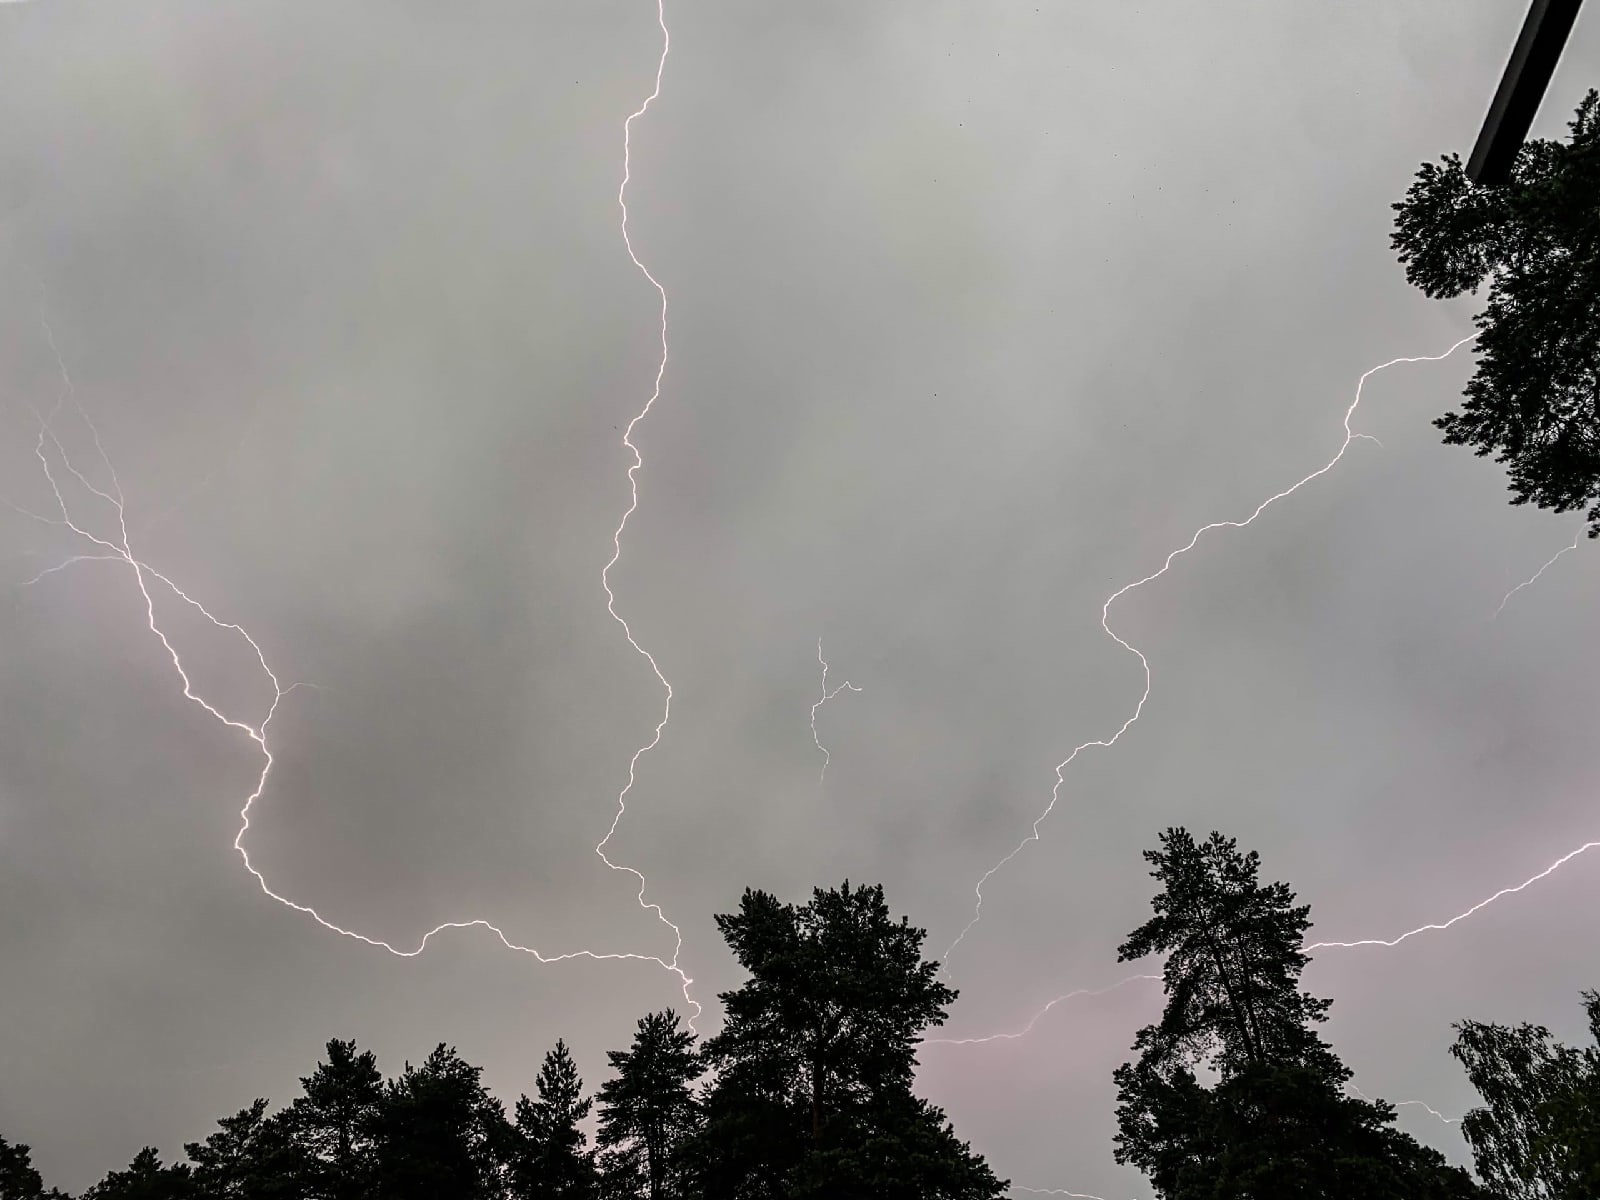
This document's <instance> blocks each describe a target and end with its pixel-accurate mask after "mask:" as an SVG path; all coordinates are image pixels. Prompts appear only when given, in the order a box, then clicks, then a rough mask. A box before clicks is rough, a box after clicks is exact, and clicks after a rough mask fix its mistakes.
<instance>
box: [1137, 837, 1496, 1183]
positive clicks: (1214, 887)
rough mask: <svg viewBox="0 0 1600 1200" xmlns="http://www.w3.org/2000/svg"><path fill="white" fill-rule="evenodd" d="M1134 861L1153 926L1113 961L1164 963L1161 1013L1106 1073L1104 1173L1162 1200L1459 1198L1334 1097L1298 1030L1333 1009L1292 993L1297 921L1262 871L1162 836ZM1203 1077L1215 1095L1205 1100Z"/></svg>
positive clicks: (1384, 1117)
mask: <svg viewBox="0 0 1600 1200" xmlns="http://www.w3.org/2000/svg"><path fill="white" fill-rule="evenodd" d="M1144 857H1145V859H1146V860H1147V861H1148V862H1150V863H1151V864H1152V866H1153V867H1154V868H1155V869H1154V870H1153V871H1152V872H1151V875H1152V876H1153V877H1154V878H1155V879H1157V880H1158V881H1159V882H1160V884H1161V891H1160V892H1159V893H1158V894H1157V895H1156V896H1155V898H1154V900H1153V901H1152V907H1153V908H1154V910H1155V915H1154V916H1153V917H1152V918H1151V919H1150V920H1149V921H1147V922H1145V923H1144V924H1143V925H1141V926H1140V927H1139V928H1138V929H1136V930H1134V932H1133V933H1132V934H1131V935H1130V936H1129V938H1128V940H1127V941H1126V942H1124V943H1123V944H1122V946H1121V947H1119V948H1118V952H1117V955H1118V960H1119V961H1123V962H1126V961H1129V960H1132V959H1138V958H1143V957H1145V956H1146V955H1148V954H1153V953H1163V954H1166V955H1167V959H1166V962H1165V964H1164V965H1163V968H1162V979H1163V983H1164V986H1165V990H1166V995H1167V1004H1166V1008H1165V1011H1164V1012H1163V1013H1162V1016H1161V1020H1160V1022H1159V1023H1158V1024H1155V1025H1147V1026H1145V1027H1144V1028H1143V1029H1141V1030H1139V1032H1138V1034H1137V1036H1136V1038H1135V1041H1134V1049H1135V1050H1136V1051H1137V1052H1138V1055H1139V1057H1138V1058H1137V1060H1136V1061H1134V1062H1131V1063H1124V1064H1123V1065H1122V1066H1121V1067H1119V1068H1117V1070H1116V1072H1115V1075H1114V1079H1115V1081H1116V1084H1117V1095H1118V1102H1119V1103H1118V1109H1117V1124H1118V1130H1119V1132H1118V1134H1117V1137H1116V1159H1117V1161H1118V1162H1121V1163H1131V1164H1132V1165H1134V1166H1136V1167H1138V1168H1139V1169H1140V1170H1142V1171H1143V1172H1144V1173H1145V1174H1146V1175H1147V1176H1149V1178H1150V1182H1151V1184H1152V1185H1153V1186H1154V1187H1155V1189H1156V1192H1157V1194H1158V1195H1159V1196H1161V1197H1162V1198H1163V1200H1282V1198H1284V1197H1294V1198H1295V1200H1345V1198H1347V1197H1355V1196H1359V1197H1362V1198H1363V1200H1468V1198H1470V1197H1474V1196H1477V1195H1479V1192H1478V1189H1477V1188H1476V1186H1475V1185H1474V1184H1473V1182H1472V1180H1471V1179H1470V1177H1469V1176H1467V1174H1466V1173H1465V1172H1463V1171H1461V1170H1459V1169H1458V1168H1454V1167H1450V1166H1448V1165H1447V1164H1446V1163H1445V1161H1444V1158H1443V1157H1442V1156H1441V1155H1439V1154H1438V1153H1437V1152H1436V1151H1433V1150H1430V1149H1427V1148H1425V1147H1423V1146H1421V1145H1418V1144H1417V1142H1416V1141H1415V1140H1413V1139H1412V1138H1410V1137H1407V1136H1406V1135H1405V1134H1402V1133H1400V1132H1398V1131H1396V1130H1394V1129H1392V1128H1390V1126H1391V1124H1392V1122H1393V1121H1394V1109H1393V1107H1392V1106H1390V1105H1388V1104H1385V1103H1383V1102H1382V1101H1375V1102H1374V1101H1366V1100H1361V1099H1357V1098H1354V1097H1351V1096H1348V1095H1346V1094H1345V1093H1344V1085H1345V1084H1346V1083H1347V1082H1348V1081H1349V1079H1350V1071H1349V1070H1348V1069H1347V1068H1346V1067H1345V1066H1344V1064H1343V1063H1341V1062H1340V1061H1339V1059H1338V1056H1337V1055H1335V1054H1334V1052H1333V1049H1332V1048H1331V1047H1330V1046H1329V1045H1328V1044H1327V1043H1326V1042H1325V1041H1323V1040H1322V1038H1321V1037H1320V1036H1319V1035H1318V1034H1317V1033H1316V1031H1315V1030H1314V1029H1313V1028H1312V1026H1313V1025H1314V1024H1316V1023H1319V1022H1321V1021H1323V1020H1325V1019H1326V1017H1327V1012H1328V1008H1329V1006H1330V1004H1331V1001H1328V1000H1322V999H1318V998H1316V997H1314V996H1311V995H1309V994H1307V993H1305V992H1302V991H1301V990H1300V986H1299V983H1300V973H1301V971H1302V970H1303V969H1304V968H1305V965H1306V962H1307V959H1306V956H1305V954H1304V952H1303V950H1302V943H1303V940H1304V936H1305V931H1306V930H1307V929H1308V928H1310V925H1311V922H1310V919H1309V916H1308V914H1309V912H1310V909H1309V907H1308V906H1305V905H1299V906H1297V905H1295V904H1294V898H1295V897H1294V893H1293V892H1291V891H1290V890H1289V888H1288V886H1287V885H1286V884H1283V883H1272V884H1267V885H1262V884H1261V883H1260V881H1259V879H1258V874H1259V868H1260V858H1259V856H1258V855H1256V854H1255V853H1253V852H1252V853H1250V854H1241V853H1239V850H1238V844H1237V843H1236V842H1235V841H1234V840H1233V839H1232V838H1224V837H1223V836H1222V835H1221V834H1220V833H1213V834H1212V835H1211V836H1210V838H1209V839H1207V840H1206V841H1205V842H1203V843H1197V842H1196V841H1195V840H1194V838H1193V836H1192V835H1191V834H1190V833H1189V832H1188V831H1187V830H1185V829H1169V830H1167V831H1166V832H1165V833H1163V834H1162V835H1161V838H1160V848H1159V849H1157V850H1148V851H1146V852H1145V855H1144ZM1201 1064H1204V1065H1205V1066H1206V1067H1207V1068H1208V1069H1209V1070H1210V1072H1212V1073H1214V1074H1215V1075H1216V1077H1217V1081H1216V1083H1215V1084H1214V1086H1212V1087H1206V1086H1203V1085H1202V1084H1201V1082H1200V1080H1199V1078H1198V1077H1197V1075H1196V1073H1195V1068H1196V1067H1198V1066H1200V1065H1201Z"/></svg>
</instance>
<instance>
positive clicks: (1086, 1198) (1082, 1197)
mask: <svg viewBox="0 0 1600 1200" xmlns="http://www.w3.org/2000/svg"><path fill="white" fill-rule="evenodd" d="M1011 1190H1012V1191H1013V1192H1027V1193H1028V1195H1030V1196H1072V1197H1075V1198H1076V1200H1105V1197H1104V1196H1091V1195H1090V1194H1089V1193H1088V1192H1069V1191H1067V1189H1066V1188H1031V1187H1023V1186H1022V1185H1021V1184H1016V1183H1014V1184H1012V1185H1011Z"/></svg>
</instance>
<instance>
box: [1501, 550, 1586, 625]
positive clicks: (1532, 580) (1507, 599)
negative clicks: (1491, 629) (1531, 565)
mask: <svg viewBox="0 0 1600 1200" xmlns="http://www.w3.org/2000/svg"><path fill="white" fill-rule="evenodd" d="M1582 540H1583V531H1582V530H1579V531H1578V533H1577V534H1576V535H1575V536H1574V537H1573V539H1572V545H1570V546H1563V547H1562V548H1561V549H1560V550H1557V551H1556V552H1555V553H1554V554H1552V555H1551V556H1550V559H1549V561H1548V562H1546V563H1545V564H1544V566H1542V567H1540V568H1539V569H1538V570H1537V571H1535V572H1534V573H1533V574H1532V575H1530V576H1529V577H1528V578H1527V579H1524V580H1523V581H1522V582H1521V583H1519V584H1517V586H1516V587H1514V588H1512V589H1511V590H1510V591H1509V592H1507V593H1506V594H1505V595H1504V596H1503V597H1502V598H1501V600H1500V607H1499V608H1497V609H1495V610H1494V615H1495V616H1496V617H1498V616H1499V615H1500V614H1501V613H1503V612H1505V610H1506V605H1507V604H1509V603H1511V597H1513V596H1515V595H1516V594H1517V593H1518V592H1520V591H1521V590H1522V589H1523V588H1525V587H1532V586H1533V585H1534V584H1536V583H1538V582H1539V576H1541V575H1543V574H1544V573H1545V572H1546V571H1548V570H1549V569H1550V568H1551V567H1553V566H1555V565H1556V559H1558V558H1560V557H1561V556H1562V555H1563V554H1570V553H1572V551H1574V550H1576V549H1577V548H1578V543H1579V542H1580V541H1582ZM1493 619H1494V618H1493V617H1491V618H1490V620H1493Z"/></svg>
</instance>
